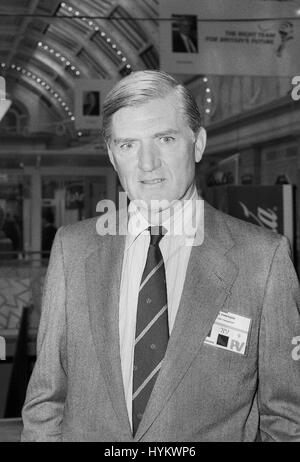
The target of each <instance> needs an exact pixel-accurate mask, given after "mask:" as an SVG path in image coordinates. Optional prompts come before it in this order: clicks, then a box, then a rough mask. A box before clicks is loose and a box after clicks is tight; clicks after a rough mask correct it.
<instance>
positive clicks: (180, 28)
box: [172, 15, 198, 53]
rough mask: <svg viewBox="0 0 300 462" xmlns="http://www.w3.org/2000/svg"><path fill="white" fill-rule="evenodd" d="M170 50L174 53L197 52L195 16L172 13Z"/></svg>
mask: <svg viewBox="0 0 300 462" xmlns="http://www.w3.org/2000/svg"><path fill="white" fill-rule="evenodd" d="M173 19H174V20H173V22H172V51H173V52H174V53H197V52H198V37H197V16H195V15H173Z"/></svg>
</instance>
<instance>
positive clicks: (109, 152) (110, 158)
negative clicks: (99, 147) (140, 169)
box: [106, 143, 117, 171]
mask: <svg viewBox="0 0 300 462" xmlns="http://www.w3.org/2000/svg"><path fill="white" fill-rule="evenodd" d="M106 147H107V152H108V156H109V160H110V162H111V164H112V166H113V168H114V169H115V170H116V171H117V169H116V164H115V159H114V155H113V152H112V150H111V149H110V147H109V144H108V143H106Z"/></svg>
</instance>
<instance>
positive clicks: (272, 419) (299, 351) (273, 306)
mask: <svg viewBox="0 0 300 462" xmlns="http://www.w3.org/2000/svg"><path fill="white" fill-rule="evenodd" d="M289 253H290V252H289V244H288V241H287V239H286V238H285V237H282V239H281V240H280V243H279V245H278V246H277V249H276V251H275V253H274V257H273V261H272V264H271V267H270V271H269V275H268V280H267V284H266V289H265V295H264V304H263V310H262V318H261V327H260V339H259V388H258V405H259V411H260V436H261V439H262V441H300V348H299V345H300V312H299V307H300V290H299V282H298V278H297V275H296V272H295V269H294V266H293V263H292V261H291V259H290V255H289Z"/></svg>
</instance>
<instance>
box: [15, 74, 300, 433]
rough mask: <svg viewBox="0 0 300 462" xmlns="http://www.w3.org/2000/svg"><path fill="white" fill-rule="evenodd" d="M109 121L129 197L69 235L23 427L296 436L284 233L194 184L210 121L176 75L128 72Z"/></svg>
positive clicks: (112, 100)
mask: <svg viewBox="0 0 300 462" xmlns="http://www.w3.org/2000/svg"><path fill="white" fill-rule="evenodd" d="M103 132H104V138H105V140H106V143H107V147H108V153H109V156H110V160H111V162H112V164H113V166H114V168H115V169H116V171H117V173H118V175H119V178H120V181H121V184H122V186H123V188H124V190H125V191H126V193H127V195H128V197H129V199H130V204H129V207H128V211H127V209H126V213H122V214H118V215H117V219H116V217H115V214H114V213H113V212H108V213H107V214H106V215H103V216H102V217H100V218H98V219H97V218H95V219H90V220H84V221H83V222H80V223H77V224H74V225H69V226H66V227H64V228H60V229H59V230H58V232H57V235H56V238H55V242H54V245H53V248H52V252H51V258H50V264H49V268H48V273H47V278H46V283H45V289H44V295H43V306H42V315H41V321H40V327H39V334H38V345H37V347H38V355H37V362H36V365H35V368H34V371H33V374H32V377H31V380H30V384H29V387H28V391H27V397H26V402H25V405H24V409H23V421H24V430H23V434H22V440H23V441H114V442H117V441H126V442H130V441H136V442H138V441H176V442H183V441H187V442H194V441H255V440H256V439H257V438H261V439H262V440H264V441H300V405H299V403H300V368H299V365H300V363H299V358H300V353H299V343H300V337H299V336H300V320H299V303H300V298H299V286H298V280H297V277H296V274H295V270H294V267H293V264H292V262H291V259H290V256H289V246H288V244H287V239H286V238H285V237H282V236H279V235H275V234H274V233H272V232H269V231H267V230H265V229H263V228H260V227H258V226H255V225H251V224H249V223H246V222H243V221H240V220H238V219H235V218H232V217H230V216H228V215H226V214H224V213H222V212H219V211H217V210H215V209H214V208H212V207H211V206H209V205H208V204H206V203H204V201H203V200H201V198H199V197H198V194H197V190H196V188H195V163H196V162H199V161H200V160H201V157H202V154H203V151H204V148H205V141H206V138H205V130H204V129H203V128H202V127H201V117H200V113H199V110H198V108H197V105H196V103H195V101H194V99H193V97H192V96H191V94H190V93H189V91H188V90H187V89H186V88H185V87H184V86H182V85H180V84H179V83H178V82H177V81H176V80H174V79H173V78H172V77H171V76H169V75H168V74H165V73H163V72H159V71H140V72H134V73H132V74H131V75H129V76H127V77H125V78H124V79H122V80H121V81H120V82H119V83H118V84H117V85H116V86H115V87H114V88H113V89H112V90H111V92H110V93H109V94H108V96H107V98H106V101H105V103H104V114H103ZM123 212H124V211H123ZM110 220H111V223H116V224H117V226H116V227H115V230H116V232H113V231H112V229H113V227H111V228H110V227H109V226H108V225H107V230H106V231H107V232H106V231H105V229H104V228H105V226H103V223H105V222H106V224H107V223H108V224H109V222H110ZM124 224H125V227H124ZM122 229H123V230H124V229H125V230H126V231H125V232H123V231H122Z"/></svg>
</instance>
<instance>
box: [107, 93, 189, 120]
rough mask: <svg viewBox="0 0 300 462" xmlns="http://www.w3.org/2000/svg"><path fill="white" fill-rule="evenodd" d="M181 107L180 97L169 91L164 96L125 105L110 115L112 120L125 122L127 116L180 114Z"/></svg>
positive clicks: (143, 116)
mask: <svg viewBox="0 0 300 462" xmlns="http://www.w3.org/2000/svg"><path fill="white" fill-rule="evenodd" d="M181 109H183V104H182V102H181V98H180V97H178V95H176V94H175V93H171V94H169V95H166V96H164V97H159V96H158V97H157V98H151V99H149V100H148V101H145V102H142V103H138V104H132V105H130V103H129V105H128V106H125V107H123V108H121V109H119V110H118V111H116V112H115V113H114V114H113V116H112V121H113V122H116V123H120V122H127V121H128V117H135V118H137V119H139V118H140V117H141V118H147V117H149V118H151V117H152V115H153V116H154V117H160V118H163V117H165V116H166V115H167V116H168V117H170V116H171V117H173V116H176V115H178V114H179V115H181V113H182V110H181Z"/></svg>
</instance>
